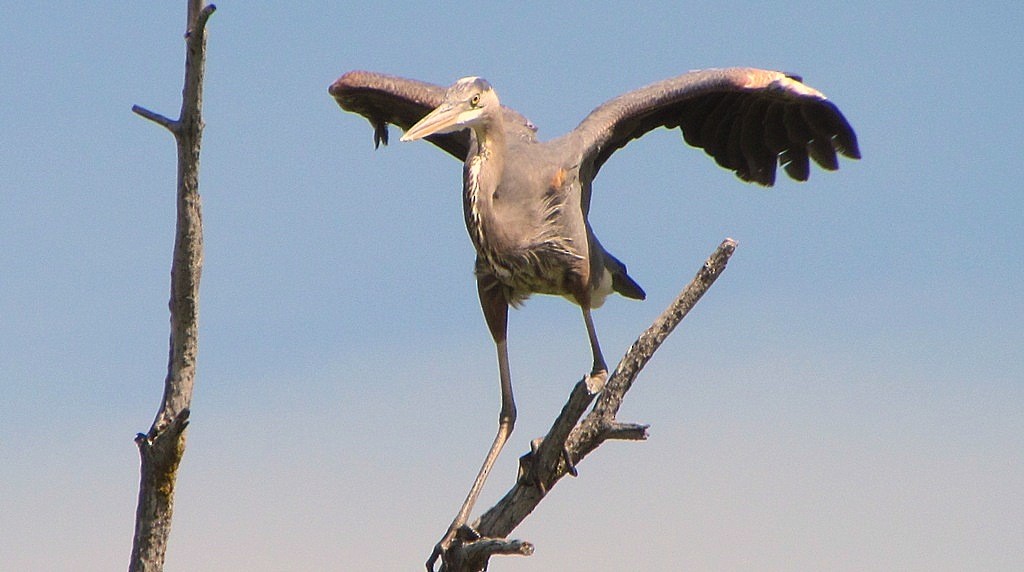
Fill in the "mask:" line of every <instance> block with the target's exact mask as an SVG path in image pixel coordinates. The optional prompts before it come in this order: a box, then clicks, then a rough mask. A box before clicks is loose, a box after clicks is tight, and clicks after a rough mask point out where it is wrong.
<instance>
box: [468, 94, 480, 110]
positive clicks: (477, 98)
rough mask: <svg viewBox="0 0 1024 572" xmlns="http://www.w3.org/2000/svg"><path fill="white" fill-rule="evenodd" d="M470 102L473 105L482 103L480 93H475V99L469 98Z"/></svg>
mask: <svg viewBox="0 0 1024 572" xmlns="http://www.w3.org/2000/svg"><path fill="white" fill-rule="evenodd" d="M469 104H470V105H472V106H473V107H476V106H478V105H480V94H479V93H478V94H476V95H474V96H473V99H470V100H469Z"/></svg>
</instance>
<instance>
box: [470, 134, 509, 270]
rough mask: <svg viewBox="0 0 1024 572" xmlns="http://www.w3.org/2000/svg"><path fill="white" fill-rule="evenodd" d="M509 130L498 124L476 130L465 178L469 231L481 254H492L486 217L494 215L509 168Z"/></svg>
mask: <svg viewBox="0 0 1024 572" xmlns="http://www.w3.org/2000/svg"><path fill="white" fill-rule="evenodd" d="M504 161H505V130H504V128H502V126H501V124H500V123H498V122H492V123H489V124H486V125H481V126H479V127H474V128H473V148H472V149H470V154H469V157H468V158H467V159H466V166H465V171H464V177H463V183H464V186H463V190H464V192H463V197H462V198H463V207H464V211H465V216H466V229H467V230H468V231H469V236H470V238H471V239H472V240H473V245H474V246H475V247H476V250H477V252H478V253H484V252H485V251H487V250H488V244H487V234H486V233H485V232H484V226H485V225H486V223H485V222H484V220H483V218H484V216H485V213H488V212H491V211H492V208H491V205H492V201H493V199H494V193H495V191H497V190H498V186H499V184H500V183H501V175H502V171H504V168H505V163H504Z"/></svg>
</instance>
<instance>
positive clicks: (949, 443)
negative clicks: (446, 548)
mask: <svg viewBox="0 0 1024 572" xmlns="http://www.w3.org/2000/svg"><path fill="white" fill-rule="evenodd" d="M347 4H352V3H328V2H306V3H289V4H285V3H274V4H272V5H271V4H270V3H261V4H258V5H257V4H256V3H243V2H229V1H224V2H219V3H218V8H219V9H218V11H217V13H216V14H215V15H214V16H213V17H212V19H211V20H210V25H209V33H210V37H209V44H208V51H209V52H208V53H209V55H208V68H207V78H206V90H205V94H206V100H205V121H206V132H205V139H204V146H203V150H202V171H201V192H202V195H203V200H204V222H205V237H206V266H205V269H204V273H203V282H202V290H201V299H200V319H201V338H200V357H199V373H198V377H197V385H196V390H195V396H194V400H193V414H192V424H191V427H190V429H189V440H188V449H187V451H186V454H185V460H184V462H183V464H182V467H181V471H180V480H179V488H178V491H177V496H176V503H175V518H174V523H173V526H174V527H173V532H172V537H171V543H170V549H169V552H168V555H167V567H166V569H167V570H168V571H193V570H199V571H204V570H215V571H236V570H237V571H242V570H246V571H251V570H261V571H262V570H270V571H299V570H418V569H421V566H422V562H423V561H424V560H425V559H426V557H427V555H428V554H429V552H430V549H431V547H432V546H433V543H434V542H435V541H436V540H437V538H438V537H439V535H440V534H441V533H442V532H443V531H444V528H445V526H446V525H447V523H448V522H449V521H450V519H451V517H452V516H453V514H454V511H455V510H456V509H457V508H458V505H459V503H460V502H461V500H462V498H463V496H464V495H465V492H466V490H467V488H468V486H469V485H470V483H471V481H472V478H473V476H474V475H475V472H476V469H477V467H478V466H479V463H480V461H481V460H482V457H483V454H484V453H485V451H486V449H487V447H488V445H489V444H490V441H491V439H492V437H493V432H494V429H495V425H496V416H497V410H498V388H497V371H496V365H495V359H494V352H493V347H492V344H491V341H490V338H489V337H488V335H487V332H486V328H485V326H484V324H483V319H482V317H481V315H480V311H479V308H478V303H477V299H476V291H475V284H474V281H473V277H472V263H473V253H472V246H471V244H470V241H469V239H468V237H467V236H466V231H465V228H464V226H463V220H462V214H461V197H460V184H461V183H460V175H461V169H460V166H459V164H458V162H456V161H454V160H453V159H451V158H450V157H449V156H447V155H446V154H444V153H443V152H441V151H439V150H437V149H436V148H434V147H433V146H432V145H429V144H426V143H422V142H420V143H399V142H398V135H399V130H397V129H396V128H392V138H391V140H392V144H391V145H390V147H388V148H383V149H380V150H376V151H375V150H374V149H373V139H372V129H371V127H370V125H369V124H368V123H367V122H366V121H365V120H363V119H362V118H361V117H358V116H355V115H351V114H348V113H344V112H342V111H341V110H340V109H339V108H338V107H337V105H336V104H335V103H334V101H333V100H332V99H331V98H330V97H329V96H328V94H327V87H328V85H329V84H330V83H331V82H332V81H333V80H334V79H336V78H337V77H338V76H339V75H341V74H342V73H344V72H345V71H348V70H352V69H369V70H375V71H381V72H387V73H393V74H398V75H404V76H409V77H414V78H417V79H421V80H425V81H431V82H435V83H439V84H447V83H450V82H451V81H453V80H455V79H457V78H459V77H462V76H466V75H480V76H483V77H485V78H487V79H488V80H489V81H490V82H491V83H492V85H494V87H495V89H496V90H497V92H498V94H499V96H500V97H501V99H502V102H503V103H504V104H505V105H508V106H510V107H513V108H515V109H517V110H518V111H520V112H521V113H523V114H524V115H525V116H527V117H529V118H530V119H531V120H532V121H533V122H534V123H535V124H536V125H537V126H539V128H540V131H539V136H540V137H541V138H545V139H546V138H551V137H555V136H558V135H560V134H562V133H564V132H566V131H567V130H569V129H572V128H573V127H574V126H575V125H576V123H577V122H578V121H579V120H580V119H582V118H583V117H584V116H585V115H586V113H587V112H589V111H590V110H591V109H592V108H593V107H595V106H597V105H599V104H600V103H602V102H603V101H605V100H607V99H609V98H611V97H614V96H616V95H618V94H620V93H622V92H625V91H628V90H630V89H633V88H636V87H640V86H642V85H644V84H647V83H649V82H652V81H656V80H659V79H662V78H665V77H670V76H673V75H676V74H679V73H682V72H685V71H687V70H690V69H698V68H706V67H723V66H732V65H742V66H755V67H764V68H770V69H780V70H783V71H787V72H792V73H797V74H799V75H802V76H803V77H804V79H805V81H806V82H807V83H808V84H809V85H811V86H813V87H815V88H817V89H819V90H821V91H823V92H824V93H826V94H827V95H828V96H829V97H830V98H831V99H832V100H833V101H834V102H835V103H836V104H837V105H838V106H839V107H840V109H842V110H843V112H844V113H845V115H846V117H847V118H848V119H849V120H850V122H851V123H852V125H853V126H854V128H855V129H856V131H857V134H858V137H859V140H860V144H861V149H862V151H863V155H864V159H863V160H861V161H849V160H845V159H844V160H842V161H841V165H840V170H839V171H838V172H835V173H826V172H823V171H822V170H820V169H815V170H814V171H813V172H812V173H811V178H810V181H808V182H807V183H803V184H798V183H795V182H792V181H790V180H783V179H782V178H781V175H780V180H779V182H778V184H777V185H776V187H775V188H773V189H771V190H765V189H761V188H758V187H755V186H751V185H746V184H743V183H742V182H740V181H739V180H738V179H736V178H735V177H734V176H733V175H732V174H730V173H728V172H726V171H724V170H722V169H720V168H718V167H717V166H716V165H715V164H714V162H713V160H711V159H710V158H708V157H707V156H705V155H704V154H703V153H702V152H701V151H698V150H695V149H692V148H689V147H687V146H686V145H685V144H684V143H682V142H681V141H680V140H679V134H678V132H677V131H673V132H669V131H666V130H660V131H658V132H655V133H652V134H650V135H648V136H646V137H644V138H643V139H641V140H639V141H636V142H634V143H632V144H631V145H629V146H628V147H626V148H625V149H623V150H621V151H619V152H618V153H616V154H615V155H614V156H613V157H612V158H611V159H610V160H609V162H608V163H607V164H606V166H605V167H604V168H603V169H602V172H601V174H600V176H599V177H598V178H597V180H596V182H595V185H594V202H593V207H592V212H591V220H592V222H593V224H594V228H595V230H596V232H597V234H598V235H599V236H600V238H601V241H602V243H603V244H604V245H605V246H606V247H607V248H608V249H609V250H610V251H612V252H613V253H615V254H616V255H617V256H618V257H620V258H621V259H622V260H623V261H624V262H626V264H628V265H629V267H630V273H631V275H633V276H634V277H635V278H636V279H637V281H638V282H639V283H640V284H641V285H643V286H644V288H645V289H646V291H647V293H648V300H647V301H645V302H642V303H638V302H634V301H629V300H625V299H621V298H614V299H610V300H609V301H608V302H607V304H606V305H605V307H604V308H602V309H600V310H598V311H597V312H596V313H595V320H596V323H597V329H598V333H599V334H600V336H601V341H602V346H603V347H604V349H605V354H606V356H607V357H608V359H609V361H610V362H612V361H616V360H617V358H618V357H619V356H621V354H622V353H623V352H624V351H625V349H626V348H627V347H628V345H629V344H630V343H631V342H632V340H633V339H634V338H635V336H636V335H637V334H639V333H640V332H641V331H642V330H643V328H645V327H646V326H647V325H648V324H649V323H650V322H651V321H652V320H653V319H654V317H656V316H657V315H658V314H659V313H660V312H661V310H662V309H663V308H664V307H665V305H666V304H668V303H669V302H670V301H671V299H672V298H673V297H674V296H675V295H676V293H677V292H678V290H679V289H680V288H681V287H682V286H683V285H684V284H685V283H686V282H687V281H688V280H689V279H690V278H691V277H692V276H693V274H694V273H695V272H696V270H697V269H698V268H699V266H700V264H701V263H702V262H703V260H704V258H705V257H706V256H707V255H708V254H709V253H710V252H711V251H712V250H713V249H714V248H715V246H716V245H717V244H718V243H719V242H720V241H721V240H722V239H723V238H724V237H726V236H732V237H734V238H736V239H737V240H738V241H739V249H738V250H737V253H736V255H735V256H734V258H733V260H732V262H731V263H730V265H729V268H728V269H727V270H726V272H725V274H724V275H723V276H722V278H721V279H720V280H719V281H718V283H717V284H716V285H715V286H714V287H713V288H712V289H711V291H710V292H709V294H708V295H707V296H706V297H705V299H704V300H702V301H701V302H700V304H699V305H698V306H697V308H696V310H695V311H694V312H693V313H692V314H691V316H689V317H688V318H687V319H686V320H685V321H684V322H683V324H682V326H681V327H680V328H679V329H678V330H677V331H676V332H675V333H674V334H673V335H672V336H671V337H670V338H669V340H668V341H667V342H666V344H665V345H664V347H663V348H662V349H661V350H660V351H659V353H658V354H656V355H655V357H654V359H653V361H652V362H651V364H650V365H649V366H648V367H647V369H645V371H644V373H643V374H642V375H641V377H640V378H639V381H638V382H637V384H636V386H635V387H634V389H633V391H632V392H631V393H630V395H629V396H628V397H627V400H626V403H625V406H624V407H623V410H622V412H621V414H620V418H621V419H622V420H623V421H629V422H641V423H649V424H651V429H650V439H649V440H648V441H647V442H643V443H610V444H607V445H605V446H602V447H601V448H600V449H599V450H598V451H596V452H595V453H593V454H592V455H591V456H589V457H588V458H587V459H586V460H585V461H584V463H582V464H581V465H580V467H579V469H580V477H579V478H578V479H568V480H563V481H562V482H561V483H559V484H558V486H557V487H556V488H555V489H554V490H553V491H552V493H551V494H550V495H549V496H548V498H546V499H545V501H544V502H543V503H542V504H541V506H540V508H539V509H538V510H537V511H536V512H535V513H534V514H533V515H531V516H530V518H528V519H527V520H526V522H525V523H524V524H523V525H522V526H521V527H520V528H519V529H518V530H517V531H516V532H515V533H514V535H513V536H515V537H517V538H523V539H528V540H530V541H532V542H534V543H535V544H536V546H537V549H536V553H535V554H534V555H533V556H531V557H529V558H506V559H502V558H496V559H494V560H492V562H491V568H490V569H491V570H492V571H494V572H502V571H517V572H518V571H523V572H525V571H531V570H533V571H540V570H588V571H595V572H604V571H613V570H614V571H617V570H675V569H685V570H751V571H753V570H858V571H861V570H929V571H932V570H968V569H970V570H1020V569H1024V543H1022V542H1021V540H1022V539H1024V358H1022V353H1021V348H1022V347H1024V328H1022V324H1024V301H1022V287H1021V284H1022V282H1024V230H1022V228H1024V198H1022V197H1024V194H1022V192H1021V181H1022V180H1024V167H1022V164H1024V161H1022V160H1021V155H1022V151H1024V143H1022V131H1024V113H1022V111H1021V109H1022V107H1021V104H1022V102H1024V49H1022V48H1021V45H1020V41H1019V38H1018V36H1019V34H1020V30H1022V29H1024V7H1022V6H1021V5H1019V4H1018V3H1009V2H1007V3H995V2H992V3H970V4H968V3H963V4H959V5H957V4H945V5H929V6H925V5H912V4H910V3H902V4H899V5H897V4H894V3H888V2H868V3H841V2H807V1H803V0H797V1H795V2H788V3H785V4H784V5H778V4H775V5H771V6H769V5H763V6H762V5H759V4H756V3H734V2H701V3H675V2H658V3H636V4H633V3H631V5H629V6H625V5H623V6H622V7H619V6H599V7H598V6H595V5H593V4H579V5H572V4H570V5H552V4H544V5H543V6H544V7H540V6H541V4H539V3H538V4H536V5H534V4H530V5H527V6H520V5H518V4H517V5H515V6H516V7H512V5H511V4H509V5H505V6H500V5H491V4H488V3H476V4H474V3H468V4H467V3H458V4H453V5H448V6H445V7H427V6H424V5H422V3H414V2H404V3H385V4H380V3H378V4H373V5H372V6H371V5H370V4H367V5H366V7H361V6H360V7H353V6H349V5H347ZM184 5H185V3H184V2H159V3H158V2H130V3H120V4H116V5H115V4H103V5H102V9H101V8H100V6H99V5H95V6H94V5H89V4H87V3H79V2H61V1H55V2H44V3H40V2H30V3H18V4H14V3H4V5H3V9H2V17H0V54H2V55H0V77H2V78H3V81H2V82H0V102H2V105H0V185H2V192H0V206H2V208H0V246H2V248H0V268H2V270H0V391H2V392H3V399H0V570H4V571H6V570H19V571H20V570H31V571H36V570H41V571H51V570H52V571H63V570H69V571H70V570H74V571H76V572H78V571H101V570H103V571H106V570H111V569H124V568H125V567H126V566H127V562H128V557H129V553H130V548H131V537H132V525H133V518H134V510H135V500H136V495H137V491H138V466H139V461H138V453H137V450H136V447H135V444H134V443H133V442H132V438H133V436H134V435H135V433H137V432H140V431H142V432H144V431H146V430H147V429H148V427H149V425H150V423H151V422H152V418H153V415H154V413H155V411H156V408H157V406H158V404H159V400H160V395H161V391H162V383H163V378H164V374H165V371H166V369H165V368H166V360H167V335H168V316H167V295H168V275H169V269H170V253H171V245H172V240H173V225H174V213H173V208H174V198H173V193H174V177H175V163H174V161H175V157H174V146H173V143H172V139H171V137H170V135H169V134H167V133H166V132H165V131H164V130H162V128H159V127H157V126H156V125H154V124H151V123H149V122H147V121H145V120H143V119H141V118H139V117H137V116H135V115H134V114H132V113H131V111H130V109H131V106H132V105H133V104H140V105H143V106H145V107H148V108H149V109H152V110H154V111H157V112H160V113H163V114H165V115H169V116H176V114H177V112H178V107H179V105H180V91H181V79H182V73H183V61H184V49H183V42H182V40H181V36H182V32H183V26H184V11H185V7H184ZM253 6H259V7H253ZM510 347H511V362H512V373H513V379H514V382H515V389H516V392H517V393H516V395H517V403H518V405H519V413H520V417H519V421H518V423H517V426H516V432H515V434H514V435H513V438H512V440H511V441H510V443H509V446H508V447H507V448H506V450H505V452H504V454H503V456H502V458H501V459H500V462H499V464H498V465H497V467H496V468H495V470H494V473H493V474H492V476H491V479H490V481H489V483H488V486H487V488H486V489H485V491H484V494H483V497H482V499H481V501H480V505H481V508H485V507H487V506H490V505H491V504H493V502H494V501H495V500H496V499H497V498H499V497H500V496H501V495H502V494H504V492H505V491H506V490H507V489H508V487H509V486H510V485H511V484H512V481H513V479H514V475H515V468H516V460H517V458H518V456H519V455H521V454H522V453H523V452H524V451H526V450H527V449H528V447H529V441H530V439H532V438H534V437H537V436H539V435H541V434H543V432H544V431H545V430H546V429H547V427H548V426H549V424H550V421H551V419H552V418H553V417H554V415H555V414H556V413H557V411H558V410H559V409H560V407H561V406H562V404H563V403H564V400H565V397H566V396H567V395H568V392H569V390H570V388H571V386H572V383H573V382H574V381H575V380H577V379H578V378H579V377H580V376H581V375H582V374H583V373H585V372H586V370H587V369H588V368H589V365H590V357H589V350H588V347H587V342H586V335H585V330H584V328H583V324H582V320H581V319H580V317H579V311H578V309H576V308H575V307H574V306H572V305H570V304H567V303H566V302H565V301H564V300H562V299H560V298H552V297H542V296H540V297H535V298H534V299H531V300H530V301H529V302H527V304H526V305H525V307H524V308H523V309H521V310H517V311H513V312H512V313H511V315H510ZM476 513H477V514H479V510H478V511H476Z"/></svg>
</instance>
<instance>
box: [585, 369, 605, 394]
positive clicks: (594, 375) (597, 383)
mask: <svg viewBox="0 0 1024 572" xmlns="http://www.w3.org/2000/svg"><path fill="white" fill-rule="evenodd" d="M606 383H608V368H602V369H595V370H594V371H591V372H590V375H588V376H587V391H589V392H590V394H591V395H597V394H598V393H601V392H602V391H603V390H604V386H605V384H606Z"/></svg>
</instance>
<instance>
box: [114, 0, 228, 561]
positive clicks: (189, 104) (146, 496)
mask: <svg viewBox="0 0 1024 572" xmlns="http://www.w3.org/2000/svg"><path fill="white" fill-rule="evenodd" d="M214 10H216V7H215V6H213V5H212V4H211V5H207V6H205V7H204V6H203V2H202V1H201V0H188V31H187V33H186V34H185V46H186V55H185V87H184V89H183V91H182V102H181V112H180V114H179V117H178V119H177V120H172V119H168V118H167V117H164V116H163V115H160V114H158V113H154V112H152V111H149V110H148V109H145V108H142V107H139V106H134V107H132V111H134V112H135V113H137V114H138V115H140V116H142V117H144V118H146V119H149V120H150V121H153V122H155V123H157V124H159V125H162V126H163V127H165V128H167V130H169V131H170V132H171V133H172V134H173V135H174V139H175V142H176V143H177V148H178V181H177V224H176V230H175V237H174V255H173V260H172V262H171V297H170V303H169V307H170V313H171V334H170V349H169V355H168V360H167V362H168V363H167V377H166V378H165V379H164V394H163V401H162V403H161V406H160V409H159V411H158V412H157V414H156V418H155V419H154V421H153V425H152V426H151V427H150V429H149V432H148V433H145V434H143V433H140V434H139V435H138V436H137V437H136V438H135V443H136V444H137V445H138V446H139V455H140V457H141V469H140V473H141V476H140V480H139V500H138V506H137V509H136V513H135V537H134V541H133V543H132V555H131V562H130V564H129V570H130V571H131V572H155V571H159V570H163V566H164V555H165V554H166V551H167V541H168V538H169V536H170V531H171V516H172V513H173V508H174V485H175V480H176V477H177V471H178V465H179V464H180V462H181V458H182V455H183V454H184V452H185V428H186V427H187V426H188V417H189V406H190V404H191V402H192V388H193V385H194V382H195V373H196V357H197V354H198V350H199V339H198V334H199V281H200V277H201V275H202V268H203V221H202V203H201V200H200V197H199V150H200V146H201V143H202V133H203V117H202V106H203V72H204V68H205V60H206V32H205V31H206V21H207V19H208V18H209V17H210V15H211V14H212V13H213V11H214Z"/></svg>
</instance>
